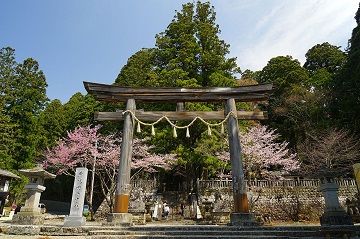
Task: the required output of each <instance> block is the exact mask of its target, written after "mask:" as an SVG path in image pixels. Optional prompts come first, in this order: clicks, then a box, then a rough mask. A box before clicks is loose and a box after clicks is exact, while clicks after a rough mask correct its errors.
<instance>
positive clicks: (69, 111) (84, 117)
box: [63, 92, 101, 130]
mask: <svg viewBox="0 0 360 239" xmlns="http://www.w3.org/2000/svg"><path fill="white" fill-rule="evenodd" d="M63 107H64V112H65V120H66V122H65V125H66V130H73V129H75V128H76V127H78V126H86V125H91V124H94V112H96V111H100V110H99V109H100V107H101V104H100V103H99V102H98V101H96V100H95V99H94V98H93V97H92V96H91V95H85V96H84V95H82V94H81V93H79V92H78V93H76V94H74V95H73V96H72V97H71V98H70V100H69V101H68V102H67V103H66V104H64V106H63Z"/></svg>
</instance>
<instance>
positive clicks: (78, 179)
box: [64, 168, 88, 227]
mask: <svg viewBox="0 0 360 239" xmlns="http://www.w3.org/2000/svg"><path fill="white" fill-rule="evenodd" d="M87 174H88V169H87V168H76V172H75V179H74V186H73V193H72V198H71V206H70V215H69V216H67V217H65V220H64V226H65V227H80V226H84V225H85V222H86V218H85V217H83V208H84V199H85V191H86V182H87Z"/></svg>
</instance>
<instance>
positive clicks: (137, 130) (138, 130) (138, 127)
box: [136, 121, 141, 133]
mask: <svg viewBox="0 0 360 239" xmlns="http://www.w3.org/2000/svg"><path fill="white" fill-rule="evenodd" d="M136 132H138V133H140V132H141V127H140V122H139V121H138V123H137V129H136Z"/></svg>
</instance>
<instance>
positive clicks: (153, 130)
mask: <svg viewBox="0 0 360 239" xmlns="http://www.w3.org/2000/svg"><path fill="white" fill-rule="evenodd" d="M151 135H152V136H155V128H154V125H151Z"/></svg>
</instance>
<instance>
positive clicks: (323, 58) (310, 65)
mask: <svg viewBox="0 0 360 239" xmlns="http://www.w3.org/2000/svg"><path fill="white" fill-rule="evenodd" d="M305 56H306V62H305V64H304V67H305V69H307V70H308V71H309V72H310V74H315V73H316V71H318V70H320V69H325V70H327V72H329V73H330V74H331V75H335V74H336V73H337V72H338V71H339V70H341V68H342V66H343V65H344V64H345V62H346V54H345V53H344V52H343V51H341V50H340V47H338V46H333V45H331V44H330V43H328V42H324V43H322V44H317V45H315V46H313V47H312V48H311V49H310V50H308V52H307V53H306V55H305Z"/></svg>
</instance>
